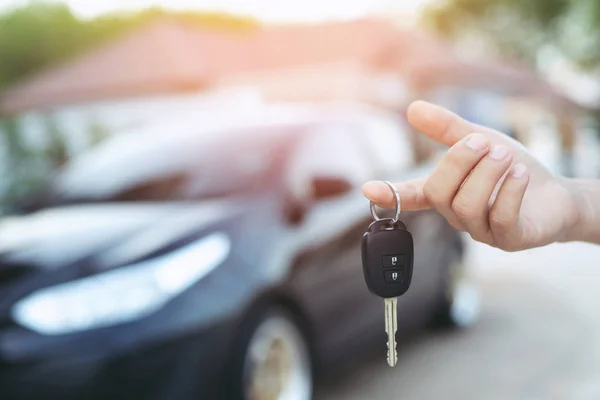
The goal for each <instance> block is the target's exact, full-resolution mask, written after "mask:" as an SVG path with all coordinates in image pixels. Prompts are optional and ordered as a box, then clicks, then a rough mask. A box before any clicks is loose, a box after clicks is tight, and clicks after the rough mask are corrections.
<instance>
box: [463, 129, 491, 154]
mask: <svg viewBox="0 0 600 400" xmlns="http://www.w3.org/2000/svg"><path fill="white" fill-rule="evenodd" d="M465 144H466V145H467V147H469V148H470V149H471V150H475V151H481V150H483V149H485V148H486V147H487V144H488V142H487V139H486V138H485V136H483V135H482V134H481V133H472V134H471V135H469V137H468V138H467V140H466V142H465Z"/></svg>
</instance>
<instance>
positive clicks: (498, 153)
mask: <svg viewBox="0 0 600 400" xmlns="http://www.w3.org/2000/svg"><path fill="white" fill-rule="evenodd" d="M506 157H508V147H506V146H503V145H501V144H500V145H496V146H494V147H492V150H491V151H490V158H492V159H494V160H496V161H501V160H504V159H505V158H506Z"/></svg>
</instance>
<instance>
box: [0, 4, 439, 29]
mask: <svg viewBox="0 0 600 400" xmlns="http://www.w3.org/2000/svg"><path fill="white" fill-rule="evenodd" d="M28 1H29V0H0V10H2V9H6V8H9V7H14V6H18V5H20V4H23V3H27V2H28ZM54 1H60V2H63V3H67V4H69V5H70V6H71V9H72V10H73V12H74V13H76V14H77V15H78V16H80V17H82V18H92V17H95V16H97V15H99V14H103V13H106V12H110V11H119V10H135V9H139V8H146V7H150V6H161V7H164V8H170V9H196V10H219V11H226V12H231V13H236V14H247V15H252V16H254V17H256V18H258V19H260V20H262V21H266V22H274V23H277V22H317V21H323V20H331V19H353V18H357V17H362V16H367V15H373V14H375V15H389V14H391V13H396V14H401V15H408V16H410V15H416V13H417V11H418V10H419V7H421V6H422V5H423V4H424V3H425V2H427V1H430V0H54Z"/></svg>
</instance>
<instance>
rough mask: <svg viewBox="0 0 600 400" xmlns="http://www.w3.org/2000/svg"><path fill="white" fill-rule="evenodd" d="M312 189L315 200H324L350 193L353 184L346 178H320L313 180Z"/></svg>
mask: <svg viewBox="0 0 600 400" xmlns="http://www.w3.org/2000/svg"><path fill="white" fill-rule="evenodd" d="M311 189H312V196H313V199H315V200H323V199H329V198H333V197H337V196H341V195H344V194H347V193H349V192H350V191H351V190H352V183H350V181H348V180H347V179H344V178H338V177H329V176H319V177H315V178H313V179H312V185H311Z"/></svg>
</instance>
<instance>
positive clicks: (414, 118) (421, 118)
mask: <svg viewBox="0 0 600 400" xmlns="http://www.w3.org/2000/svg"><path fill="white" fill-rule="evenodd" d="M406 115H407V117H408V121H409V122H410V124H411V125H412V126H413V127H414V128H415V129H417V130H418V131H420V132H423V133H424V134H425V135H427V136H428V137H430V138H431V139H433V140H435V141H436V142H438V143H442V144H445V145H446V146H448V147H451V146H453V145H454V144H455V143H457V142H458V141H460V140H461V139H462V138H464V137H465V136H467V135H468V134H469V133H471V132H477V131H481V129H480V127H478V126H477V129H476V126H475V124H472V123H470V122H468V121H466V120H464V119H462V118H461V117H459V116H458V115H456V114H454V113H453V112H451V111H449V110H446V109H445V108H443V107H440V106H436V105H434V104H431V103H428V102H426V101H422V100H418V101H415V102H413V103H411V104H410V106H408V110H407V111H406Z"/></svg>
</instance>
